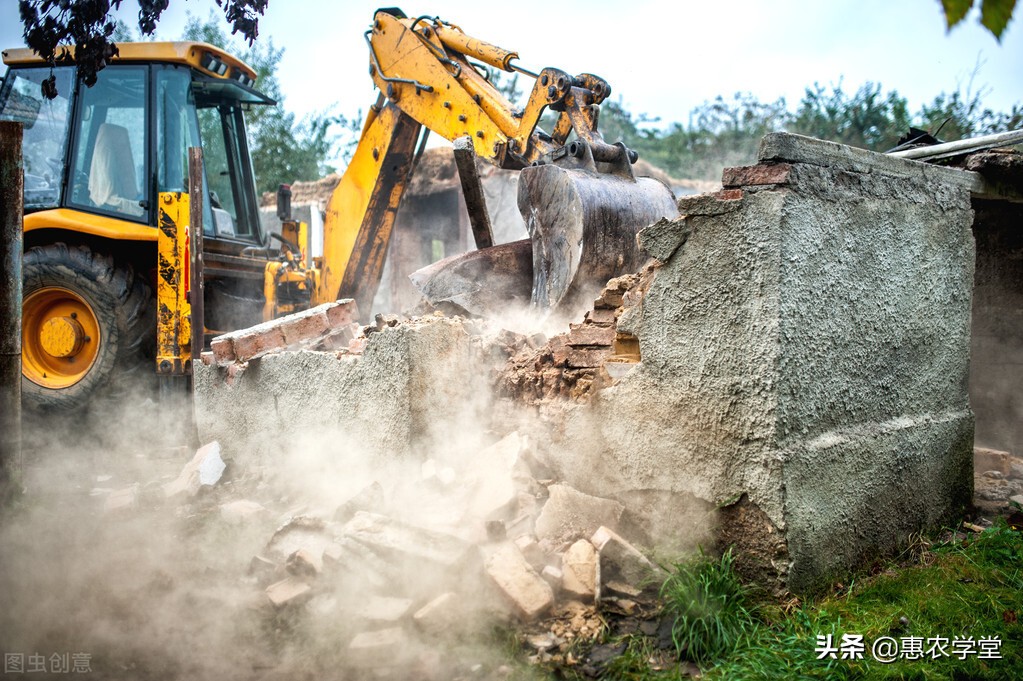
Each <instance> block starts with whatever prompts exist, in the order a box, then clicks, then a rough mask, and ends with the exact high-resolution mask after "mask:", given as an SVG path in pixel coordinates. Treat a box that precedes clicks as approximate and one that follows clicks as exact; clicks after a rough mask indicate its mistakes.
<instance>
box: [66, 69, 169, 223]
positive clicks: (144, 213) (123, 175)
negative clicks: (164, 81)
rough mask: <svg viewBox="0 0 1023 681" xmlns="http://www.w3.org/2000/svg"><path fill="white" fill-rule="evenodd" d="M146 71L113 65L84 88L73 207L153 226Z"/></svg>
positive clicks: (75, 155) (71, 197)
mask: <svg viewBox="0 0 1023 681" xmlns="http://www.w3.org/2000/svg"><path fill="white" fill-rule="evenodd" d="M148 71H149V69H148V68H147V67H145V66H109V67H107V69H105V70H104V71H103V72H102V73H101V74H100V77H99V78H97V80H96V84H95V85H93V86H92V87H82V88H81V89H80V91H79V98H80V99H79V102H78V114H77V116H76V120H75V124H74V130H75V133H74V135H73V137H72V139H73V142H72V144H73V148H72V155H71V176H70V182H69V186H68V193H69V197H68V204H69V205H70V206H72V207H75V208H81V209H83V210H87V211H89V212H93V213H100V214H109V215H111V216H112V217H118V218H122V219H126V220H133V221H138V222H146V223H148V222H149V200H148V199H149V197H148V191H147V183H146V182H145V178H146V177H148V172H147V169H148V167H149V148H148V141H149V136H148V135H147V134H146V128H147V124H148V109H149V107H148V97H147V90H148V88H147V81H148V75H149V73H148Z"/></svg>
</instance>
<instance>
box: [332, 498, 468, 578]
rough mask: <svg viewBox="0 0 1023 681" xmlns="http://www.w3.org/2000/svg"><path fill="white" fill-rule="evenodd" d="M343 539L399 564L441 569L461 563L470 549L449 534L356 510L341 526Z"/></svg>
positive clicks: (463, 562) (463, 541) (465, 543)
mask: <svg viewBox="0 0 1023 681" xmlns="http://www.w3.org/2000/svg"><path fill="white" fill-rule="evenodd" d="M343 532H344V536H345V537H346V538H348V539H350V540H353V541H356V542H359V543H362V544H364V545H366V546H367V547H369V548H371V549H372V550H373V551H375V552H377V553H379V554H380V555H382V556H385V557H388V558H392V559H394V560H397V561H399V562H401V563H403V564H404V563H412V564H415V563H417V562H418V564H420V565H423V564H429V565H433V566H437V567H441V568H445V569H450V568H454V567H458V566H460V565H463V564H465V563H466V562H467V561H468V560H469V558H470V554H471V552H472V546H471V545H470V544H469V543H468V542H466V541H465V540H463V539H460V538H459V537H456V536H454V535H451V534H445V533H442V532H437V531H435V530H427V529H423V528H420V527H415V526H414V525H410V524H407V523H403V522H401V521H398V520H394V519H393V518H389V517H387V516H384V515H380V514H378V513H369V512H367V511H359V512H357V513H356V514H355V516H353V517H352V519H351V520H350V521H348V523H346V524H345V526H344V529H343Z"/></svg>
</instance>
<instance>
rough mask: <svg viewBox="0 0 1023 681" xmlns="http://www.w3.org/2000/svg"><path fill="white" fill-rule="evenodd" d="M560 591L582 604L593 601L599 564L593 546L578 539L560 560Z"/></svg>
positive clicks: (596, 587) (598, 578)
mask: <svg viewBox="0 0 1023 681" xmlns="http://www.w3.org/2000/svg"><path fill="white" fill-rule="evenodd" d="M561 572H562V580H561V588H562V590H563V591H564V592H565V593H567V594H569V595H570V596H573V597H575V598H578V599H580V600H582V601H584V602H586V601H593V600H594V599H595V598H596V596H597V590H598V587H599V585H600V563H599V561H598V559H597V549H595V548H594V547H593V544H591V543H590V542H588V541H586V540H585V539H580V540H579V541H577V542H576V543H574V544H572V545H571V546H569V547H568V550H567V551H565V554H564V556H562V558H561Z"/></svg>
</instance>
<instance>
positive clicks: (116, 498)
mask: <svg viewBox="0 0 1023 681" xmlns="http://www.w3.org/2000/svg"><path fill="white" fill-rule="evenodd" d="M138 505H139V486H138V485H131V486H130V487H125V488H123V489H118V490H114V491H113V492H111V493H110V494H109V495H107V498H106V500H105V501H104V502H103V511H104V512H106V513H118V512H121V511H128V510H131V509H134V508H138Z"/></svg>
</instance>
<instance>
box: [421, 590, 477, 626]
mask: <svg viewBox="0 0 1023 681" xmlns="http://www.w3.org/2000/svg"><path fill="white" fill-rule="evenodd" d="M412 621H413V622H414V623H415V625H416V626H417V627H418V628H419V629H420V630H422V631H424V632H427V633H430V634H434V635H443V634H446V633H449V632H451V631H454V630H458V629H461V628H463V627H464V626H465V624H466V622H465V609H464V608H463V607H462V604H461V599H460V598H459V597H458V595H457V594H456V593H455V592H453V591H447V592H445V593H442V594H441V595H440V596H437V597H436V598H434V599H433V600H432V601H430V602H429V603H427V604H426V605H424V606H423V607H422V608H420V609H419V610H417V611H416V613H415V614H414V615H412Z"/></svg>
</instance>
